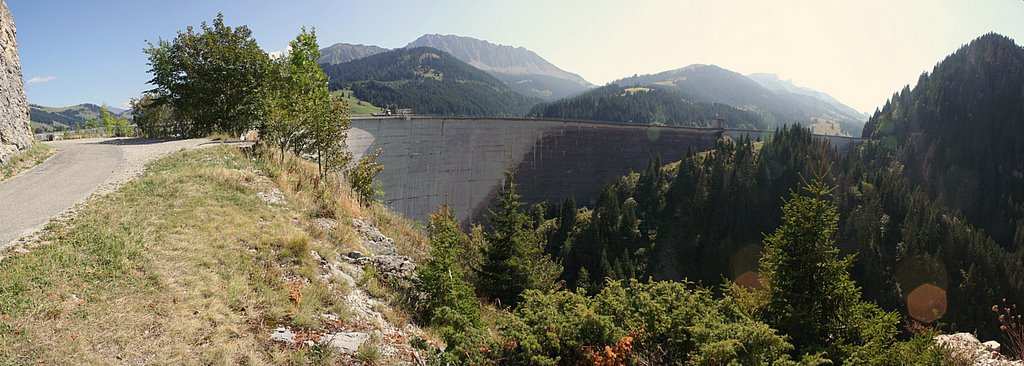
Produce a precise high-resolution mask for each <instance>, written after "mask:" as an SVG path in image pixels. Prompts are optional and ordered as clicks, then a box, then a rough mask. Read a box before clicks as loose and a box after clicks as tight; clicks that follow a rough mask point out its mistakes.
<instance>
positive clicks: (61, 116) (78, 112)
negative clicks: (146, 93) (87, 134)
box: [29, 103, 131, 131]
mask: <svg viewBox="0 0 1024 366" xmlns="http://www.w3.org/2000/svg"><path fill="white" fill-rule="evenodd" d="M102 108H103V107H101V106H98V105H95V104H91V103H83V104H78V105H73V106H69V107H45V106H41V105H38V104H29V119H30V120H31V121H32V127H33V129H36V130H43V131H54V130H66V129H69V128H78V127H80V126H81V125H83V124H85V122H88V121H91V120H94V119H99V118H100V111H101V109H102ZM107 110H109V111H110V113H111V114H113V115H115V116H119V117H124V118H131V111H128V110H124V109H120V108H114V107H110V106H108V107H107Z"/></svg>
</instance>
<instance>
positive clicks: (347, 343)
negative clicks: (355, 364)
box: [320, 332, 370, 355]
mask: <svg viewBox="0 0 1024 366" xmlns="http://www.w3.org/2000/svg"><path fill="white" fill-rule="evenodd" d="M369 339H370V335H369V334H366V333H362V332H341V333H334V334H328V335H326V336H324V337H322V338H320V344H325V345H328V346H330V347H331V348H334V350H335V351H338V352H339V353H341V354H346V355H351V354H355V353H356V351H358V350H359V347H360V346H362V345H363V343H366V341H367V340H369Z"/></svg>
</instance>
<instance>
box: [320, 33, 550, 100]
mask: <svg viewBox="0 0 1024 366" xmlns="http://www.w3.org/2000/svg"><path fill="white" fill-rule="evenodd" d="M323 68H324V71H325V72H326V73H327V75H329V76H330V79H331V89H332V90H342V89H350V90H352V93H353V95H354V96H355V97H356V98H359V99H361V100H364V101H367V102H370V103H372V104H373V105H377V106H397V107H398V108H411V109H412V110H413V112H415V113H419V114H440V115H456V116H488V117H493V116H503V117H513V116H522V115H524V114H525V113H526V112H527V110H528V109H529V108H530V106H532V105H533V104H535V103H536V102H538V101H539V100H537V99H533V98H527V97H524V96H522V95H520V94H518V93H516V92H515V91H513V90H512V89H511V88H509V87H508V86H507V85H505V84H504V83H502V82H501V81H500V80H498V79H495V78H494V77H493V76H491V75H488V74H487V73H485V72H483V71H481V70H479V69H477V68H475V67H473V66H470V65H468V64H466V63H465V62H462V61H459V60H458V59H456V58H455V57H453V56H451V55H449V54H447V53H444V52H440V51H438V50H435V49H432V48H427V47H417V48H402V49H396V50H392V51H388V52H384V53H380V54H376V55H373V56H369V57H365V58H361V59H358V60H354V61H351V62H346V63H342V64H335V65H324V66H323Z"/></svg>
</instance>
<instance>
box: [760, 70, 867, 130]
mask: <svg viewBox="0 0 1024 366" xmlns="http://www.w3.org/2000/svg"><path fill="white" fill-rule="evenodd" d="M747 77H748V78H750V80H753V81H755V82H757V83H758V84H761V86H763V87H765V88H767V89H768V90H771V91H774V92H776V93H779V92H784V93H790V94H797V95H806V96H809V97H812V98H814V99H817V100H820V101H822V102H825V103H828V104H829V105H830V106H832V107H833V108H835V109H836V110H837V111H838V112H839V113H842V114H843V115H844V116H847V117H850V118H853V119H860V120H866V118H864V114H863V113H862V112H859V111H857V110H856V109H853V108H850V106H847V105H846V104H843V103H842V102H840V101H838V100H836V98H833V97H832V96H831V95H828V94H827V93H823V92H820V91H817V90H814V89H811V88H807V87H802V86H798V85H796V84H793V82H792V81H791V80H782V79H779V76H778V75H776V74H768V73H757V74H749V75H747Z"/></svg>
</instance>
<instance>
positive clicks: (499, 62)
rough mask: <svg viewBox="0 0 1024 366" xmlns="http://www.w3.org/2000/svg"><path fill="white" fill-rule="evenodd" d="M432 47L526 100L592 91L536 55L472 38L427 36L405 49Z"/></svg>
mask: <svg viewBox="0 0 1024 366" xmlns="http://www.w3.org/2000/svg"><path fill="white" fill-rule="evenodd" d="M405 47H406V48H410V47H432V48H435V49H438V50H441V51H444V52H447V53H449V54H451V55H452V56H455V58H458V59H459V60H462V61H463V62H465V63H467V64H469V65H471V66H473V67H476V68H478V69H480V70H483V71H485V72H487V73H489V74H491V75H493V76H495V77H497V78H498V79H500V80H502V81H504V82H505V83H506V84H507V85H509V86H510V87H512V88H513V89H515V90H516V91H519V92H520V93H522V94H524V95H527V96H536V97H541V98H544V99H549V100H550V99H557V98H562V97H566V96H569V95H573V94H576V93H579V92H582V91H585V90H587V89H589V88H592V87H594V85H593V84H591V83H590V82H589V81H587V80H586V79H584V78H583V77H582V76H580V75H578V74H575V73H571V72H568V71H565V70H563V69H561V68H559V67H558V66H555V65H554V64H552V63H551V62H549V61H547V60H546V59H544V58H543V57H541V56H540V55H538V54H537V53H536V52H533V51H531V50H529V49H527V48H525V47H522V46H518V47H516V46H508V45H501V44H495V43H491V42H488V41H486V40H481V39H477V38H472V37H466V36H458V35H442V34H426V35H423V36H421V37H419V38H417V39H416V40H414V41H412V42H410V43H409V44H408V45H406V46H405Z"/></svg>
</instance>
